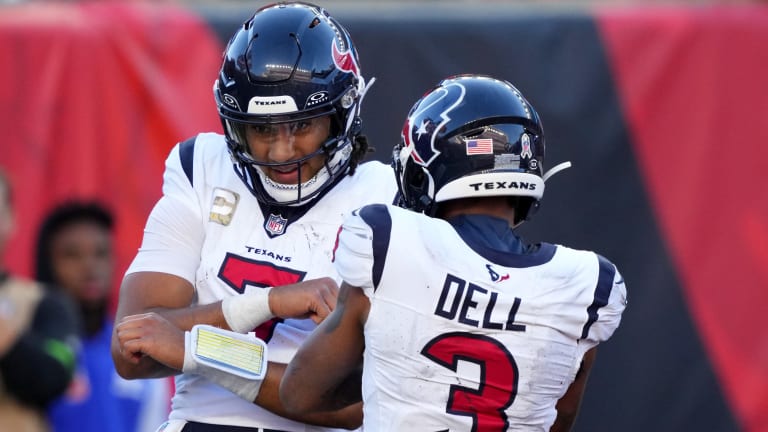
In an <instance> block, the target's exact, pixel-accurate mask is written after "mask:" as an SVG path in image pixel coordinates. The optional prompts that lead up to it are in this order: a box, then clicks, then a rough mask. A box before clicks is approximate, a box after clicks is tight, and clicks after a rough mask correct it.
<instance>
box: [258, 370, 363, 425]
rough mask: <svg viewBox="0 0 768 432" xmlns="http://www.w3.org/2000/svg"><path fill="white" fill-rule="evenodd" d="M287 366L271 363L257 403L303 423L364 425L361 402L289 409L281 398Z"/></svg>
mask: <svg viewBox="0 0 768 432" xmlns="http://www.w3.org/2000/svg"><path fill="white" fill-rule="evenodd" d="M285 368H286V365H284V364H280V363H270V364H269V369H268V372H267V377H266V378H265V380H264V382H263V383H262V386H261V389H260V390H259V395H258V397H257V398H256V400H255V401H254V403H255V404H257V405H259V406H261V407H262V408H264V409H267V410H269V411H271V412H273V413H275V414H278V415H280V416H282V417H285V418H289V419H291V420H295V421H299V422H302V423H308V424H313V425H318V426H326V427H335V428H344V429H355V428H358V427H360V426H361V425H362V423H363V405H362V403H361V402H357V403H353V404H351V405H348V406H343V407H339V403H338V401H335V402H333V404H329V405H328V406H327V407H318V406H315V409H313V410H309V411H307V410H293V409H291V410H288V409H287V408H286V406H285V405H283V403H282V401H281V400H280V380H281V378H282V376H283V374H284V373H285ZM307 387H308V388H309V387H310V386H307ZM358 393H359V392H358ZM347 399H349V398H347ZM358 400H359V399H358Z"/></svg>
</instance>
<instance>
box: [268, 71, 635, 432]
mask: <svg viewBox="0 0 768 432" xmlns="http://www.w3.org/2000/svg"><path fill="white" fill-rule="evenodd" d="M434 122H438V123H440V124H439V125H437V127H433V126H432V123H434ZM403 133H404V137H403V143H402V144H401V145H400V147H399V148H397V149H396V152H395V158H396V159H395V161H394V162H395V163H394V165H395V170H396V172H397V173H398V181H399V186H400V191H401V193H402V199H401V203H400V204H401V206H402V207H406V208H400V207H397V206H393V205H385V204H374V205H369V206H365V207H363V208H361V209H359V210H357V211H355V212H354V214H353V215H351V216H349V217H347V218H346V220H345V222H344V224H343V226H342V229H341V231H340V232H339V237H338V241H337V243H338V244H337V248H336V250H335V258H334V260H335V263H336V267H337V269H338V271H339V273H340V275H341V277H342V279H343V280H344V284H343V285H342V288H341V293H340V294H339V305H338V307H337V309H336V310H335V311H334V312H333V313H332V314H331V316H330V317H329V318H328V319H327V320H326V321H324V322H323V323H322V324H321V325H320V327H319V328H318V330H317V331H316V332H315V333H314V334H313V335H312V336H311V337H310V339H309V341H307V342H306V343H305V344H304V345H303V346H302V348H300V350H299V352H298V354H297V355H296V356H295V357H294V360H293V361H292V362H291V363H290V365H289V367H288V370H287V371H286V373H285V375H284V378H283V381H282V384H281V388H280V392H281V398H282V399H283V402H284V404H285V405H286V407H288V409H290V410H295V411H297V412H306V411H313V410H322V409H328V408H331V407H334V406H338V404H337V403H336V402H335V401H334V399H333V398H329V396H328V395H329V394H330V395H334V394H335V395H337V396H339V397H341V396H343V397H344V399H349V398H350V397H351V396H350V395H348V394H341V393H340V391H339V390H336V389H337V386H338V384H339V383H340V382H343V381H344V380H347V379H348V378H349V377H350V376H353V375H355V373H356V372H357V367H358V365H359V362H360V361H361V359H362V360H363V373H362V389H361V394H360V396H361V397H362V400H363V409H364V416H363V419H364V420H363V427H364V429H365V430H366V431H393V430H397V431H508V430H515V431H542V432H543V431H556V432H563V431H567V430H569V429H570V427H571V425H572V424H573V421H574V418H575V416H576V413H577V410H578V405H579V402H580V399H581V396H582V393H583V391H584V386H585V384H586V378H587V375H588V372H589V368H590V367H591V365H592V362H593V360H594V355H595V347H596V346H597V345H598V344H599V343H600V342H603V341H605V340H607V339H608V338H609V337H610V336H611V335H612V334H613V332H614V331H615V330H616V328H617V327H618V325H619V322H620V319H621V314H622V312H623V310H624V308H625V305H626V287H625V285H624V281H623V278H622V277H621V275H620V274H619V272H618V270H617V268H616V267H615V266H614V264H612V263H611V262H610V261H608V260H607V259H605V258H603V257H601V256H600V255H598V254H595V253H593V252H589V251H579V250H574V249H570V248H567V247H564V246H560V245H553V244H548V243H541V244H536V245H526V244H524V243H523V242H522V241H521V239H520V238H519V237H517V235H516V234H515V233H514V231H513V228H514V227H515V226H517V225H519V224H520V223H521V222H522V221H523V220H525V219H526V218H527V217H528V216H530V214H531V210H532V209H533V208H534V207H535V206H537V205H538V201H539V200H540V199H541V197H542V194H543V189H544V180H545V179H546V178H547V177H548V176H547V175H544V174H542V172H541V164H542V162H543V159H544V140H543V132H542V128H541V125H540V120H539V119H538V116H537V114H536V112H535V111H534V110H533V107H532V106H530V104H528V102H527V101H526V100H525V99H524V98H523V97H522V95H521V94H520V93H519V92H518V91H517V89H515V88H514V87H513V86H512V85H511V84H509V83H507V82H505V81H500V80H495V79H492V78H490V77H485V76H476V75H469V76H457V77H451V78H449V79H446V80H444V81H442V82H441V83H440V84H439V85H438V86H437V87H436V88H435V89H433V90H432V91H431V92H429V93H427V94H426V95H425V96H424V97H423V98H422V99H420V101H419V102H417V104H416V105H415V106H414V107H413V109H412V110H411V113H410V115H409V117H408V120H407V121H406V126H405V128H404V129H403ZM478 146H479V147H480V149H478ZM328 346H333V347H335V348H336V349H335V350H333V351H330V352H329V351H327V350H325V348H324V347H328ZM302 388H304V389H307V388H308V389H310V390H309V391H300V389H302Z"/></svg>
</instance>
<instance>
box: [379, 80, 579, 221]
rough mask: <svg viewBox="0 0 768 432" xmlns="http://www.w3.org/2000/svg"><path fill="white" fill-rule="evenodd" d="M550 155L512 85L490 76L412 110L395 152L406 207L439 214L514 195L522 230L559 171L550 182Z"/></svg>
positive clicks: (443, 91)
mask: <svg viewBox="0 0 768 432" xmlns="http://www.w3.org/2000/svg"><path fill="white" fill-rule="evenodd" d="M544 153H545V145H544V129H543V127H542V124H541V120H540V119H539V115H538V114H537V113H536V110H534V109H533V106H531V104H530V103H528V101H527V100H526V99H525V98H524V97H523V95H522V94H521V93H520V91H518V90H517V89H516V88H515V87H514V86H513V85H512V84H510V83H509V82H506V81H502V80H498V79H495V78H492V77H489V76H483V75H457V76H453V77H450V78H447V79H445V80H443V81H441V82H440V83H439V84H438V85H437V86H436V87H435V88H433V89H432V90H431V91H429V92H427V93H426V94H425V95H424V96H422V98H421V99H419V100H418V101H417V102H416V104H415V105H414V106H413V108H411V111H410V112H409V114H408V118H407V119H406V121H405V125H404V126H403V130H402V140H401V142H400V144H398V145H397V146H396V147H395V149H394V153H393V166H394V169H395V174H396V177H397V183H398V187H399V189H400V205H401V206H402V207H405V208H409V209H412V210H415V211H418V212H423V213H426V214H428V215H434V214H435V211H436V208H437V203H440V202H443V201H447V200H452V199H458V198H471V197H486V196H510V197H516V198H514V200H515V201H514V202H515V209H516V211H515V219H516V221H515V223H516V224H519V223H520V222H522V221H523V220H525V219H527V218H528V217H529V216H530V215H532V213H533V211H534V210H535V209H536V208H537V207H538V205H539V200H541V198H542V196H543V195H544V180H545V179H546V178H547V177H548V176H549V175H551V174H554V172H556V171H555V170H553V171H551V172H550V173H548V174H547V175H544V173H543V164H544ZM568 166H569V164H568V163H566V164H561V165H558V167H556V168H557V171H559V170H560V169H563V168H567V167H568Z"/></svg>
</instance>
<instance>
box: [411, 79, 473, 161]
mask: <svg viewBox="0 0 768 432" xmlns="http://www.w3.org/2000/svg"><path fill="white" fill-rule="evenodd" d="M465 94H466V89H465V88H464V86H463V85H461V84H458V83H453V84H448V85H446V86H445V87H443V88H440V89H438V90H436V91H434V92H432V93H431V94H430V95H429V96H427V97H428V98H430V99H431V100H429V99H427V100H425V101H424V102H422V103H421V104H420V105H421V106H420V107H419V109H418V110H417V111H415V112H413V113H411V115H410V116H408V119H407V120H406V121H405V125H404V126H403V131H402V133H403V140H404V141H405V145H406V146H413V151H412V152H411V156H412V157H413V159H414V160H415V161H416V162H418V163H420V164H422V165H424V166H428V165H429V164H430V163H431V162H432V161H433V160H434V159H435V158H436V157H437V156H438V155H439V154H440V151H438V150H437V149H436V148H435V141H436V140H437V134H436V133H435V132H436V131H439V130H441V129H442V127H443V126H444V125H445V124H446V123H448V122H449V121H451V117H450V113H451V111H453V110H454V109H456V107H457V106H459V104H461V102H462V101H463V100H464V95H465ZM438 103H440V104H441V105H443V106H445V107H446V108H445V109H444V110H443V111H442V112H441V113H440V114H439V115H438V116H437V118H431V117H430V116H429V115H428V114H430V113H428V112H429V111H431V110H430V108H432V107H433V106H435V105H436V104H438Z"/></svg>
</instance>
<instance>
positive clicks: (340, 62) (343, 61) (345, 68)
mask: <svg viewBox="0 0 768 432" xmlns="http://www.w3.org/2000/svg"><path fill="white" fill-rule="evenodd" d="M337 45H338V40H334V41H333V42H331V50H332V52H333V64H334V65H335V66H336V69H338V70H340V71H342V72H350V73H352V74H353V75H355V76H356V77H359V76H360V68H359V67H358V66H357V61H355V56H354V55H353V54H352V50H351V49H350V48H347V50H346V51H343V52H342V51H339V47H338V46H337Z"/></svg>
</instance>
